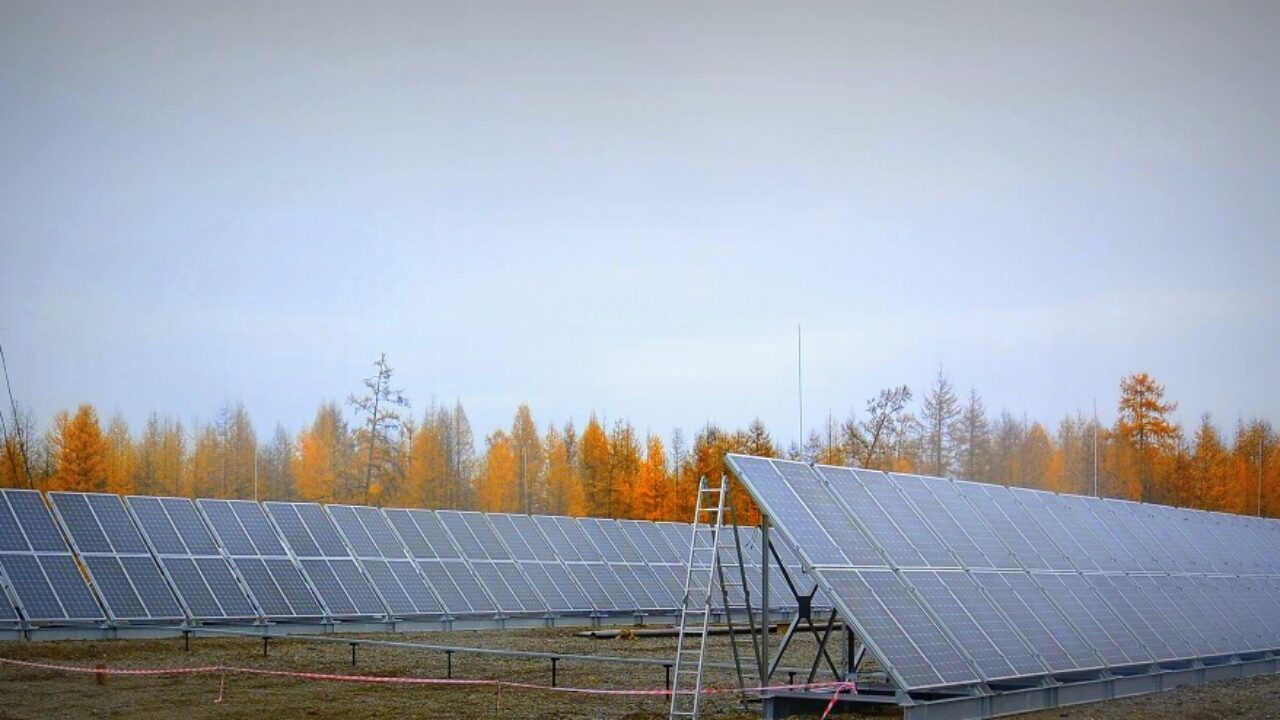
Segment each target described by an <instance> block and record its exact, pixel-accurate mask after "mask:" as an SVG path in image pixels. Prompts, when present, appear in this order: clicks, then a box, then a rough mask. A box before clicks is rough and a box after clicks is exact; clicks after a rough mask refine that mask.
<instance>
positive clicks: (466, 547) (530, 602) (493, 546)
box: [436, 510, 548, 614]
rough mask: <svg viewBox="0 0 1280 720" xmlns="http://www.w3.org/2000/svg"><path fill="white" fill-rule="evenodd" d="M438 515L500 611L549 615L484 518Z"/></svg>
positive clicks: (442, 512)
mask: <svg viewBox="0 0 1280 720" xmlns="http://www.w3.org/2000/svg"><path fill="white" fill-rule="evenodd" d="M436 515H437V517H438V518H439V520H440V523H441V524H442V525H443V526H444V527H445V529H446V530H447V531H448V533H449V535H450V536H451V537H452V538H453V540H454V541H455V542H456V543H457V546H458V547H459V548H461V549H462V554H463V556H464V557H465V558H466V561H467V564H468V565H469V566H470V567H471V570H472V572H473V573H474V575H475V577H476V578H477V579H478V580H479V581H480V584H481V585H482V586H483V587H484V588H485V589H486V590H487V591H488V592H489V595H490V596H491V597H492V598H493V600H494V603H495V605H496V607H497V609H498V610H499V611H501V612H503V613H507V614H531V613H539V614H542V613H546V612H547V610H548V607H547V603H546V602H545V601H544V600H543V598H542V597H541V596H540V595H539V594H538V591H537V590H536V589H535V588H534V586H533V584H532V583H531V581H530V580H529V578H528V577H526V576H525V575H524V573H523V572H522V571H521V570H520V568H519V566H517V565H516V563H515V562H513V561H512V560H511V553H510V551H508V550H507V548H506V546H505V545H503V544H502V541H501V540H500V539H499V538H498V535H497V533H496V532H494V530H493V527H492V526H491V525H490V524H489V521H488V520H486V519H485V516H484V515H483V514H481V513H478V512H460V511H456V510H440V511H437V513H436Z"/></svg>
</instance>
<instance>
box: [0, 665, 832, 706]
mask: <svg viewBox="0 0 1280 720" xmlns="http://www.w3.org/2000/svg"><path fill="white" fill-rule="evenodd" d="M0 665H10V666H15V667H26V668H32V669H38V670H52V671H56V672H68V673H83V674H94V675H123V676H134V677H138V676H144V677H145V676H173V675H214V674H223V675H225V674H227V673H234V674H237V675H257V676H266V677H280V678H295V679H299V680H316V681H321V682H347V683H367V684H376V685H420V686H421V685H437V686H454V687H457V686H472V687H484V686H487V687H500V688H512V689H516V690H542V691H546V692H560V693H570V694H582V695H630V696H644V695H649V696H653V695H668V696H669V695H671V694H672V692H674V691H672V690H665V689H662V690H657V689H655V690H622V689H611V688H577V687H565V686H559V685H557V686H552V685H540V684H537V683H523V682H515V681H512V680H497V679H482V678H476V679H466V678H424V677H390V676H386V675H346V674H343V673H320V672H300V671H296V670H267V669H264V668H251V667H239V666H236V665H199V666H194V667H170V668H107V667H88V666H85V665H60V664H55V663H41V662H32V661H29V660H14V659H12V658H3V657H0ZM783 690H810V691H818V692H822V691H834V692H835V695H834V696H833V697H832V699H831V703H830V705H829V706H828V709H827V712H828V713H829V712H830V709H831V707H833V706H834V705H835V702H836V698H838V697H839V695H840V693H841V692H852V693H856V692H857V687H856V685H855V684H854V683H852V682H847V681H831V682H821V683H796V684H791V685H765V686H759V687H749V688H736V687H731V688H704V689H703V690H702V692H703V694H705V695H725V694H730V693H741V692H750V693H764V692H778V691H783ZM824 717H825V716H824Z"/></svg>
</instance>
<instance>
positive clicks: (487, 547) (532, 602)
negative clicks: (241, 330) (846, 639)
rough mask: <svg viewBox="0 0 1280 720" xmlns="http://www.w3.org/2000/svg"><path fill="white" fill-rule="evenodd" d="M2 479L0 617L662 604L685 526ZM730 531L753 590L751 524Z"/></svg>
mask: <svg viewBox="0 0 1280 720" xmlns="http://www.w3.org/2000/svg"><path fill="white" fill-rule="evenodd" d="M2 495H3V500H2V501H0V582H3V585H4V589H5V592H4V593H0V595H2V596H3V600H0V622H5V621H8V622H17V621H18V620H19V619H20V618H22V619H25V620H27V621H30V622H33V623H57V622H64V621H70V622H79V621H104V620H111V621H130V622H137V621H152V622H159V621H165V622H176V621H182V620H185V619H191V620H198V621H247V620H253V619H259V618H267V619H273V620H288V619H317V618H383V617H399V618H407V617H430V618H439V617H495V616H511V615H525V616H543V615H563V614H614V615H621V614H628V615H629V614H635V613H653V614H664V613H673V612H675V611H676V609H677V608H678V606H679V604H680V602H681V599H682V595H683V592H684V584H685V579H686V578H685V569H684V568H685V562H686V559H687V557H686V555H687V550H686V549H685V548H687V547H688V544H689V539H690V537H691V528H690V526H688V525H681V524H677V523H650V522H641V521H631V520H627V521H616V520H600V519H593V518H582V519H573V518H567V517H553V516H526V515H505V514H485V513H476V512H458V511H428V510H405V509H378V508H373V507H360V506H344V505H330V506H321V505H318V504H315V503H283V502H268V503H262V504H258V503H255V502H251V501H239V500H209V499H201V500H198V501H196V502H194V503H193V502H192V501H191V500H188V499H185V498H158V497H146V496H128V497H125V498H124V501H123V502H122V501H121V498H120V497H119V496H116V495H106V494H85V493H65V492H54V493H49V501H50V504H49V506H46V504H45V503H44V501H43V499H42V498H41V496H40V494H39V493H37V492H34V491H26V490H5V491H4V492H3V493H2ZM50 507H51V508H52V511H53V515H50ZM59 525H60V526H61V527H62V528H63V530H64V531H65V534H66V537H67V539H68V540H69V541H70V547H69V546H68V544H67V542H66V541H65V540H64V539H63V534H62V532H60V531H59V529H58V526H59ZM726 535H727V533H726ZM743 538H744V542H745V544H746V545H747V551H748V552H747V555H746V557H747V558H748V560H747V563H746V565H747V568H746V569H747V572H746V575H747V585H748V587H749V588H751V589H752V590H753V592H754V595H753V603H754V604H755V605H756V606H758V598H759V597H760V595H759V587H760V586H759V577H760V567H759V562H758V560H756V558H758V557H759V552H760V551H759V532H758V530H756V529H754V528H744V529H743ZM73 552H74V554H75V555H78V556H79V557H80V559H81V561H82V566H83V569H84V571H85V573H86V574H87V576H88V580H89V584H88V585H86V583H85V578H84V576H82V574H81V572H80V568H78V567H77V563H76V561H75V559H74V556H73ZM787 561H788V562H789V563H791V567H792V570H793V571H797V575H798V565H799V561H798V559H796V558H794V556H790V557H788V558H787ZM697 564H698V563H697V562H695V565H697ZM730 569H731V570H732V571H734V572H736V566H733V567H731V568H730ZM773 572H774V574H773V575H772V576H771V582H773V583H777V584H776V585H775V587H781V586H782V582H783V580H782V579H781V576H780V575H778V574H777V571H776V568H775V569H774V571H773ZM695 575H696V573H695ZM731 590H733V591H735V592H734V596H733V597H731V600H730V602H731V604H733V603H738V604H740V603H741V602H742V600H743V596H742V591H741V589H740V588H737V587H734V588H731ZM773 597H774V599H775V600H781V599H782V598H783V594H782V593H775V594H774V595H773ZM772 604H773V606H774V607H775V608H776V609H785V608H787V607H789V606H790V605H791V604H792V603H790V602H774V603H772ZM104 611H105V612H104Z"/></svg>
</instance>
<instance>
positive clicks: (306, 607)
mask: <svg viewBox="0 0 1280 720" xmlns="http://www.w3.org/2000/svg"><path fill="white" fill-rule="evenodd" d="M196 508H197V509H198V510H199V512H200V515H201V516H202V517H203V518H204V521H205V522H206V523H207V525H208V527H209V528H210V529H211V530H212V532H213V535H214V537H215V538H216V539H217V542H218V544H219V545H220V546H221V547H222V548H223V550H225V552H226V554H227V555H228V556H229V562H230V565H231V567H232V568H233V569H234V571H235V573H236V575H238V576H239V578H240V579H241V580H243V582H244V587H245V589H246V590H247V591H248V594H249V596H250V597H251V599H252V600H253V602H254V604H255V605H256V606H257V608H258V609H259V610H260V611H261V612H262V614H263V615H264V616H265V617H267V618H271V619H278V620H294V619H311V618H320V617H323V616H324V614H325V611H324V608H322V607H321V606H320V603H319V601H318V600H316V595H315V592H314V591H313V590H312V588H311V586H310V585H309V584H308V582H307V580H306V578H304V577H303V576H302V571H301V570H300V569H299V568H298V565H297V564H296V561H295V560H294V559H293V558H291V557H289V554H288V551H286V550H285V548H284V545H283V544H281V542H280V540H279V537H278V536H277V535H276V531H275V529H274V528H273V527H272V525H271V523H270V521H269V520H267V517H266V515H265V514H264V512H263V510H262V506H261V505H259V504H258V503H255V502H252V501H248V500H213V499H208V498H201V499H199V500H196ZM184 522H186V521H184Z"/></svg>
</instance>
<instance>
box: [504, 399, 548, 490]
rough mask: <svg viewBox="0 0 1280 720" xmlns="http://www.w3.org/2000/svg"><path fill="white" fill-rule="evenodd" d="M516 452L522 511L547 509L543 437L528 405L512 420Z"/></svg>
mask: <svg viewBox="0 0 1280 720" xmlns="http://www.w3.org/2000/svg"><path fill="white" fill-rule="evenodd" d="M511 444H512V448H511V450H512V453H513V454H514V456H515V461H516V474H517V476H518V480H517V483H516V485H517V486H518V487H519V488H520V504H519V507H518V509H519V511H520V512H524V513H532V512H546V508H547V476H546V472H545V468H544V464H545V462H544V460H545V459H544V453H543V450H542V438H541V437H539V435H538V426H537V425H536V424H534V422H533V411H531V410H530V409H529V406H528V405H526V404H523V403H522V404H521V405H520V407H519V408H517V409H516V416H515V418H514V419H513V420H512V421H511Z"/></svg>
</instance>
